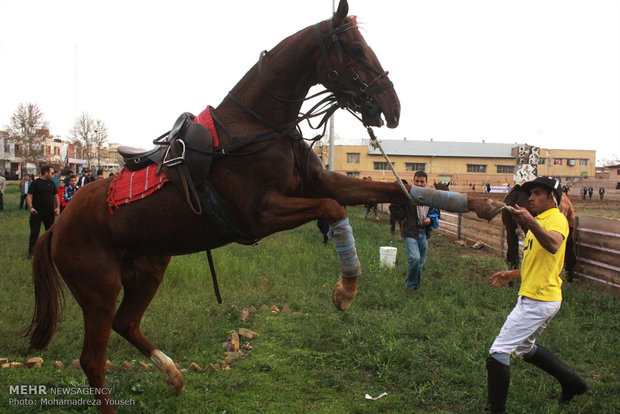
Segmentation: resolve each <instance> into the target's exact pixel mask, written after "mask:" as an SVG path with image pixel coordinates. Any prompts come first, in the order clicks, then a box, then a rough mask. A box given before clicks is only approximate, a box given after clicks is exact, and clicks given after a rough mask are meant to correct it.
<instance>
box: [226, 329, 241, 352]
mask: <svg viewBox="0 0 620 414" xmlns="http://www.w3.org/2000/svg"><path fill="white" fill-rule="evenodd" d="M228 350H229V351H231V352H236V351H238V350H239V334H238V333H237V332H233V333H232V334H230V346H229V348H228Z"/></svg>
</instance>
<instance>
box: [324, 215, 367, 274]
mask: <svg viewBox="0 0 620 414" xmlns="http://www.w3.org/2000/svg"><path fill="white" fill-rule="evenodd" d="M328 236H329V237H330V238H332V240H334V244H335V245H336V252H337V253H338V261H339V262H340V270H342V276H343V277H356V276H359V275H361V274H362V266H361V265H360V261H359V259H358V258H357V251H356V250H355V239H354V238H353V230H352V229H351V226H350V225H349V219H348V218H345V219H342V220H340V221H339V222H337V223H335V224H333V225H331V226H330V227H329V233H328Z"/></svg>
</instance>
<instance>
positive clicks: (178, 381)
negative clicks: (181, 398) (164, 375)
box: [166, 372, 185, 394]
mask: <svg viewBox="0 0 620 414" xmlns="http://www.w3.org/2000/svg"><path fill="white" fill-rule="evenodd" d="M166 382H167V383H168V387H170V390H171V391H173V392H174V393H175V394H181V393H183V392H185V383H184V381H183V377H182V376H181V373H179V372H176V373H170V374H169V375H168V379H167V380H166Z"/></svg>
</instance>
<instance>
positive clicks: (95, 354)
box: [64, 258, 121, 413]
mask: <svg viewBox="0 0 620 414" xmlns="http://www.w3.org/2000/svg"><path fill="white" fill-rule="evenodd" d="M81 260H82V261H88V260H90V258H82V259H81ZM95 262H96V263H98V264H101V263H105V266H106V268H105V269H101V268H99V269H95V268H90V269H80V270H79V271H78V273H77V274H88V278H82V279H80V280H78V281H76V280H74V279H68V278H65V280H66V281H67V285H68V286H69V288H70V289H71V291H72V292H73V295H74V296H75V298H76V300H77V301H78V303H79V305H80V306H81V307H82V313H83V315H84V344H83V345H82V354H81V356H80V366H81V367H82V370H84V373H85V374H86V377H87V378H88V383H89V384H90V386H91V387H92V388H93V389H95V390H97V391H96V395H95V397H96V398H97V399H98V400H100V404H101V405H100V406H99V411H100V412H102V413H113V412H114V406H113V405H112V403H111V401H110V395H109V392H108V390H107V389H106V388H105V355H106V350H107V348H108V340H109V338H110V331H111V329H112V322H113V320H114V313H115V310H116V298H117V296H118V292H119V291H120V287H121V285H120V278H119V277H118V276H119V273H120V272H119V270H118V268H117V270H114V265H112V266H110V263H112V262H113V260H107V261H104V260H102V261H95V260H94V259H93V263H95ZM74 272H75V270H74ZM64 274H68V273H66V272H65V273H64ZM95 283H96V285H95Z"/></svg>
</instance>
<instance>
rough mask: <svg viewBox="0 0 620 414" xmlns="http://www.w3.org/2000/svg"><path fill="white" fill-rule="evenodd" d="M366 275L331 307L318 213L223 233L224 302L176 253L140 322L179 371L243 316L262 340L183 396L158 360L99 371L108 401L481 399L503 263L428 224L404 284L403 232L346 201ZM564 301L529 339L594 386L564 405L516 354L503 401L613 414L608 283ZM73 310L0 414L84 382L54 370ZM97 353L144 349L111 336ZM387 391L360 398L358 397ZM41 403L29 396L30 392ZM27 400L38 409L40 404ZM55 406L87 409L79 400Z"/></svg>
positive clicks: (13, 253)
mask: <svg viewBox="0 0 620 414" xmlns="http://www.w3.org/2000/svg"><path fill="white" fill-rule="evenodd" d="M18 200H19V194H17V190H16V188H15V186H9V188H8V191H7V194H6V196H5V211H4V212H1V213H0V243H1V244H0V261H1V268H2V274H1V275H0V357H5V358H8V359H9V360H11V361H15V360H17V361H24V360H25V359H26V357H25V350H26V348H27V345H26V342H25V341H24V340H23V339H22V334H23V329H24V328H25V327H26V326H27V325H28V323H29V321H30V317H31V313H32V307H33V292H32V283H31V271H30V267H29V266H30V262H29V261H28V260H27V259H26V249H27V237H28V221H27V220H28V215H27V213H26V212H25V211H23V210H22V211H17V210H16V209H17V203H18ZM349 213H350V217H351V223H352V226H353V229H354V234H355V237H356V241H357V247H358V254H359V256H360V260H361V262H362V266H363V270H364V274H363V275H362V277H361V278H360V285H359V294H358V297H357V298H356V299H355V301H354V303H353V306H352V308H351V310H350V311H348V312H339V311H337V310H336V309H335V308H334V306H333V305H332V303H331V292H332V288H333V285H334V283H335V282H336V281H337V278H338V265H337V258H336V255H335V252H334V248H333V244H331V243H330V244H329V245H328V246H323V244H322V243H321V238H322V236H321V234H320V233H319V232H318V230H317V229H316V227H315V225H314V223H309V224H307V225H305V226H302V227H301V228H299V229H296V230H294V231H289V232H284V233H279V234H276V235H274V236H271V237H269V238H267V239H265V240H263V241H262V242H261V243H260V244H259V246H257V247H246V246H240V245H230V246H226V247H224V248H221V249H218V250H216V251H214V252H213V253H214V260H215V264H216V266H217V269H218V275H219V282H220V288H221V291H222V296H223V299H224V304H222V305H218V304H217V303H216V301H215V297H214V295H213V290H212V286H211V281H210V276H209V272H208V268H207V265H206V257H205V255H204V253H203V254H196V255H189V256H181V257H175V258H174V259H173V260H172V262H171V264H170V266H169V268H168V271H167V273H166V277H165V279H164V282H163V283H162V286H161V287H160V289H159V292H158V294H157V295H156V297H155V299H154V300H153V303H152V304H151V305H150V307H149V308H148V310H147V312H146V314H145V316H144V319H143V324H142V326H143V332H144V333H145V335H146V336H147V337H148V338H149V339H150V340H151V341H153V342H154V343H155V344H157V346H158V347H159V348H160V349H161V350H162V351H163V352H165V353H166V354H167V355H169V356H170V357H171V358H173V359H174V360H175V362H178V363H179V364H180V365H181V366H183V367H187V366H188V365H189V364H190V363H192V362H196V363H197V364H198V365H200V366H205V365H207V364H208V363H211V362H216V361H218V360H220V359H222V357H223V351H224V349H223V347H222V343H223V342H225V341H226V339H227V337H228V335H229V333H230V331H232V330H235V329H238V328H240V327H245V328H248V329H251V330H253V331H256V332H258V333H259V334H260V337H259V338H257V339H255V340H253V341H251V342H252V349H251V350H250V351H248V352H247V353H246V354H245V356H244V357H242V358H241V359H238V360H235V361H234V362H233V364H232V369H231V370H229V371H224V372H214V373H213V372H212V373H194V372H190V371H188V372H185V373H184V374H183V375H184V378H185V387H186V391H185V393H183V394H181V395H179V396H177V395H174V394H173V393H172V392H170V391H169V390H168V387H167V385H166V383H165V379H164V378H163V377H162V376H161V375H160V374H158V373H155V372H140V371H137V370H134V371H116V372H113V373H110V374H108V375H107V377H106V378H107V386H108V387H110V388H111V390H112V395H113V397H114V398H115V399H125V400H127V399H130V398H133V399H134V401H135V405H133V406H131V407H127V408H119V410H118V411H119V412H128V413H139V412H145V413H153V412H155V413H194V412H208V413H246V412H267V413H305V412H313V413H314V412H316V413H376V412H393V413H427V412H446V413H452V412H455V413H456V412H471V413H478V412H481V409H482V407H483V406H484V403H485V401H486V371H485V368H484V359H485V358H486V356H487V350H488V348H489V346H490V344H491V342H492V341H493V339H494V337H495V336H496V335H497V333H498V332H499V329H500V327H501V325H502V323H503V322H504V319H505V318H506V316H507V315H508V313H509V312H510V310H511V309H512V307H513V306H514V304H515V302H516V294H517V288H508V287H506V288H500V289H494V288H492V287H490V286H489V284H488V283H487V281H486V280H487V277H488V275H489V274H491V273H492V272H493V271H496V270H498V269H502V268H503V266H504V265H503V262H502V261H501V260H500V259H499V258H498V257H495V256H492V255H490V254H487V253H485V252H482V251H474V250H472V249H469V248H467V247H462V246H458V245H456V244H454V243H453V242H452V240H450V239H449V238H447V237H443V236H440V235H437V234H435V235H433V238H432V239H431V243H430V253H429V258H428V260H427V263H426V266H425V270H424V274H423V282H422V283H423V284H422V288H421V289H420V290H419V291H418V292H416V294H413V295H411V294H407V293H406V291H405V289H404V281H403V279H404V277H403V272H404V271H405V266H406V254H405V248H404V244H403V243H402V242H400V241H398V240H393V239H392V238H391V236H390V234H389V228H388V224H387V221H386V220H385V219H382V220H381V221H379V222H375V221H374V220H372V221H371V220H368V221H365V220H363V218H362V210H361V209H357V208H350V209H349ZM390 242H392V243H393V245H394V246H396V247H398V257H397V264H396V267H395V268H393V269H386V268H382V267H380V266H379V263H378V262H379V260H378V256H379V246H383V245H388V244H389V243H390ZM564 298H565V301H564V303H563V306H562V310H561V311H560V312H559V314H558V315H557V316H556V317H555V318H554V320H553V321H552V322H551V324H550V325H549V327H548V328H547V329H546V330H545V332H544V333H543V334H542V336H541V338H540V339H539V343H541V344H544V345H545V346H547V347H549V348H550V349H552V350H553V351H554V352H555V353H556V354H557V355H558V356H560V357H561V358H562V359H563V360H564V361H565V362H566V363H568V364H569V365H570V366H571V367H573V368H574V369H575V370H576V371H577V372H579V373H580V374H581V375H582V376H584V378H586V380H587V381H588V382H589V384H590V386H591V390H590V391H589V392H588V393H587V394H585V395H583V396H579V397H576V398H575V400H574V401H573V402H572V403H571V404H570V405H569V406H568V407H565V408H560V407H559V406H558V405H557V403H556V402H555V401H554V397H555V396H557V394H558V393H559V390H560V388H559V385H558V384H557V383H556V382H555V381H554V380H553V378H551V377H549V376H548V375H546V374H545V373H543V372H542V371H539V370H537V369H536V368H535V367H533V366H531V365H529V364H527V363H525V362H523V361H522V360H521V359H518V358H514V359H513V365H512V366H513V369H512V379H511V391H510V396H509V400H508V410H509V412H519V413H521V412H523V413H615V412H618V411H620V397H619V396H620V386H619V379H620V378H619V373H620V363H619V359H618V357H617V355H618V351H619V350H620V347H619V346H618V344H617V338H618V337H619V333H620V332H619V331H620V329H619V324H618V314H619V311H620V306H619V304H618V298H617V295H616V294H615V293H613V292H609V291H601V290H600V289H595V288H593V287H591V286H589V285H587V284H581V283H579V282H576V283H573V284H571V285H568V284H567V285H565V287H564ZM262 304H265V305H267V306H269V307H270V306H271V305H273V304H275V305H277V306H279V307H282V306H284V305H287V306H289V307H290V308H291V309H292V311H293V312H292V313H291V314H273V313H271V312H264V313H259V314H255V315H252V316H251V317H250V318H249V319H248V320H247V321H246V322H240V321H239V315H240V311H241V309H242V308H243V307H248V306H250V305H254V306H255V307H257V308H259V307H260V306H261V305H262ZM82 335H83V326H82V319H81V312H80V310H79V307H78V306H77V304H76V303H75V300H74V299H73V298H72V297H71V296H70V295H69V296H68V297H67V305H66V308H65V311H64V313H63V315H62V318H61V320H60V323H59V331H58V332H57V333H56V335H55V336H54V338H53V340H52V342H51V344H50V346H49V349H47V350H46V351H43V352H41V353H40V354H39V355H40V356H42V358H43V359H44V360H45V363H44V365H43V368H41V369H3V370H1V371H0V412H5V411H6V410H7V409H8V410H9V411H10V412H17V413H30V412H32V411H33V410H32V408H30V407H20V406H15V405H11V406H8V398H9V397H10V396H9V395H8V394H9V386H10V385H18V384H26V385H37V384H43V385H47V386H49V387H77V388H82V387H87V382H86V377H85V376H84V374H83V373H82V372H81V371H78V370H73V369H70V368H67V369H65V370H56V369H54V368H52V366H51V365H52V363H53V361H55V360H60V361H62V362H64V363H65V364H67V363H69V362H70V361H71V360H73V359H77V358H79V353H80V350H81V346H82ZM107 358H108V359H110V360H111V361H112V362H113V363H115V364H117V365H119V364H120V363H122V362H123V361H125V360H127V361H133V363H134V364H137V363H138V362H139V361H147V358H145V357H144V356H142V355H141V354H139V352H138V351H137V350H136V349H135V348H133V346H131V345H129V344H128V343H127V342H126V341H125V340H124V339H123V338H121V337H120V336H118V335H117V334H115V333H113V334H112V336H111V338H110V344H109V349H108V355H107ZM382 392H388V394H389V395H388V396H387V397H384V398H382V399H380V400H377V401H367V400H365V398H364V394H366V393H369V394H371V395H373V396H377V395H379V394H381V393H382ZM30 398H32V399H33V400H35V402H37V403H38V401H39V397H37V396H30ZM38 408H39V407H37V409H38ZM49 410H50V411H52V412H95V410H94V409H92V408H88V407H85V406H81V407H72V408H69V407H62V408H49Z"/></svg>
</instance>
